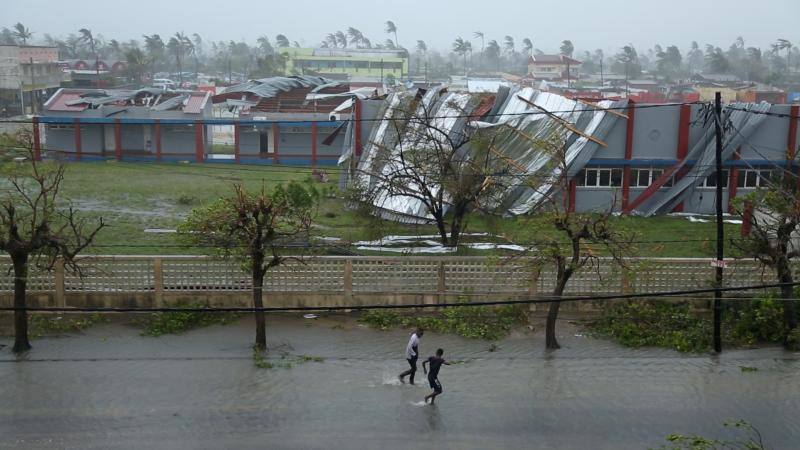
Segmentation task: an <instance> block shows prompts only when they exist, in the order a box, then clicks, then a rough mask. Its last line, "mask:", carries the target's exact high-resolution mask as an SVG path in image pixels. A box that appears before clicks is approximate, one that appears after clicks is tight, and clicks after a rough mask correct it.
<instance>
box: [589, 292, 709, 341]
mask: <svg viewBox="0 0 800 450" xmlns="http://www.w3.org/2000/svg"><path fill="white" fill-rule="evenodd" d="M592 329H593V331H594V332H595V333H597V334H598V335H600V336H605V337H609V338H612V339H614V340H616V341H617V342H619V343H621V344H622V345H625V346H627V347H668V348H673V349H675V350H678V351H680V352H701V351H704V350H706V349H708V348H709V347H710V344H711V323H710V321H708V320H707V319H704V318H701V317H698V316H697V315H695V314H694V313H693V312H692V311H691V310H690V306H689V304H688V303H666V302H651V301H643V302H635V303H633V302H631V303H618V304H615V305H613V306H611V307H610V308H608V309H606V311H605V312H604V313H603V315H602V317H601V318H600V319H599V320H598V321H597V322H595V323H594V324H593V325H592Z"/></svg>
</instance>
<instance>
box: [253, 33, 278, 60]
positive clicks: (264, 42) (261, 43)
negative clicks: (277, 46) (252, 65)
mask: <svg viewBox="0 0 800 450" xmlns="http://www.w3.org/2000/svg"><path fill="white" fill-rule="evenodd" d="M256 42H257V43H258V48H259V49H260V50H261V53H262V54H263V55H264V56H269V55H271V54H272V53H273V51H274V50H273V48H272V44H270V42H269V37H267V36H266V35H261V37H259V38H258V39H257V40H256Z"/></svg>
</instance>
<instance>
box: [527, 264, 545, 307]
mask: <svg viewBox="0 0 800 450" xmlns="http://www.w3.org/2000/svg"><path fill="white" fill-rule="evenodd" d="M541 274H542V268H541V267H540V266H538V265H536V266H533V270H531V279H530V285H529V286H528V297H529V299H530V300H533V298H534V297H536V296H537V295H539V276H541ZM536 306H537V305H536V303H531V304H529V305H528V309H529V310H530V311H536Z"/></svg>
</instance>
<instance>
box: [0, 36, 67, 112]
mask: <svg viewBox="0 0 800 450" xmlns="http://www.w3.org/2000/svg"><path fill="white" fill-rule="evenodd" d="M63 80H64V73H63V72H62V71H61V69H60V67H59V65H58V48H56V47H40V46H19V45H0V116H1V115H3V113H2V110H5V115H6V116H8V115H12V114H22V113H23V112H25V113H36V112H38V111H39V110H41V105H42V103H43V102H44V101H45V100H46V99H47V98H48V97H49V96H50V95H51V94H52V93H53V92H55V90H57V89H58V88H59V87H60V86H61V82H62V81H63Z"/></svg>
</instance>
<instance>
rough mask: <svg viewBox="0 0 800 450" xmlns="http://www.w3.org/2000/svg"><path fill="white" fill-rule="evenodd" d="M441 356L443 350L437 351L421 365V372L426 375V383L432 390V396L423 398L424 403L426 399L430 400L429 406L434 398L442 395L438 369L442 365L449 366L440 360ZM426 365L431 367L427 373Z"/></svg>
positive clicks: (442, 359)
mask: <svg viewBox="0 0 800 450" xmlns="http://www.w3.org/2000/svg"><path fill="white" fill-rule="evenodd" d="M442 355H444V350H442V349H438V350H436V356H431V357H430V358H428V359H427V360H425V361H424V362H423V363H422V370H423V371H425V373H426V374H428V383H430V385H431V389H433V393H432V394H430V395H426V396H425V403H428V399H430V400H431V405H432V404H433V403H434V401H435V400H436V396H438V395H440V394H441V393H442V383H440V382H439V369H441V368H442V364H444V365H446V366H449V365H450V363H449V362H447V361H445V360H444V358H442ZM427 364H430V365H431V370H430V372H428V368H427V367H426V365H427Z"/></svg>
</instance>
